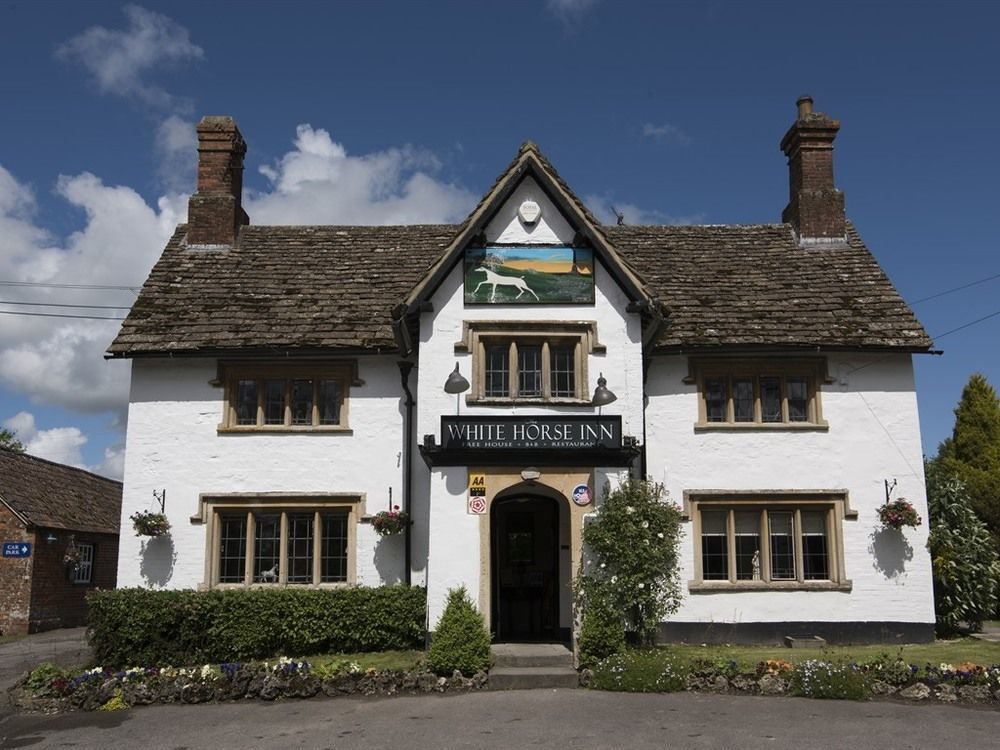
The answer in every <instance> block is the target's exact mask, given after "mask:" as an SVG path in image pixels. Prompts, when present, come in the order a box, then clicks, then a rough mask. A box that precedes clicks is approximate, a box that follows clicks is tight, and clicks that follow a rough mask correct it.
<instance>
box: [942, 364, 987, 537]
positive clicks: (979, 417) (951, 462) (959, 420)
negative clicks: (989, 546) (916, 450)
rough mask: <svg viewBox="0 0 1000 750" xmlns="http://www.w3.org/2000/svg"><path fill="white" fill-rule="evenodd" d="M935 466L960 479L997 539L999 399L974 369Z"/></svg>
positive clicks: (975, 509) (976, 510) (984, 378)
mask: <svg viewBox="0 0 1000 750" xmlns="http://www.w3.org/2000/svg"><path fill="white" fill-rule="evenodd" d="M934 463H935V469H936V470H940V471H941V472H943V473H944V474H945V475H948V476H951V477H953V478H955V479H958V480H960V481H961V482H962V483H963V484H964V485H965V489H966V491H967V492H968V496H969V500H970V502H971V504H972V509H973V510H974V511H975V512H976V515H978V516H979V518H980V519H982V521H983V522H984V523H985V524H986V526H987V527H988V528H989V530H990V532H991V533H992V534H993V537H994V540H995V541H996V542H997V543H1000V399H998V398H997V393H996V391H995V390H994V389H993V387H992V386H991V385H990V383H989V381H988V380H987V379H986V377H985V376H983V375H982V374H980V373H975V374H974V375H973V376H972V377H971V378H969V382H968V383H967V384H966V386H965V388H964V389H963V390H962V398H961V400H960V401H959V402H958V406H957V407H956V408H955V429H954V431H953V432H952V436H951V437H950V438H948V439H947V440H945V441H944V442H942V443H941V445H940V446H939V448H938V455H937V458H936V460H935V462H934Z"/></svg>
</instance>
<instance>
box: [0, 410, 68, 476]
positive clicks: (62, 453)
mask: <svg viewBox="0 0 1000 750" xmlns="http://www.w3.org/2000/svg"><path fill="white" fill-rule="evenodd" d="M3 425H4V427H6V428H7V429H8V430H11V431H12V432H13V433H14V434H15V435H16V436H17V439H18V440H20V441H21V442H22V443H23V444H24V451H25V453H29V454H31V455H32V456H38V457H39V458H45V459H48V460H49V461H55V462H56V463H60V464H66V465H67V466H75V467H77V468H79V469H86V468H87V466H85V465H84V463H83V455H82V454H81V453H80V449H81V448H82V447H83V445H84V443H86V442H87V436H86V435H84V434H83V433H82V432H80V430H79V429H77V428H76V427H55V428H53V429H51V430H39V429H38V428H37V427H36V425H35V416H34V415H33V414H31V413H29V412H26V411H22V412H19V413H17V414H15V415H14V416H13V417H11V418H10V419H8V420H6V421H5V422H4V423H3Z"/></svg>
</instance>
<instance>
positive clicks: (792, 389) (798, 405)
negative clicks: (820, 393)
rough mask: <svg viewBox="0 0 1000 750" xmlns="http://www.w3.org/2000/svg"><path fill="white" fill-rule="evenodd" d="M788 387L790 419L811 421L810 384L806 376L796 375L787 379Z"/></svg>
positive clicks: (790, 420) (793, 420)
mask: <svg viewBox="0 0 1000 750" xmlns="http://www.w3.org/2000/svg"><path fill="white" fill-rule="evenodd" d="M785 385H786V386H787V388H788V421H789V422H808V421H809V385H808V383H807V382H806V379H805V378H802V377H794V378H788V379H786V380H785Z"/></svg>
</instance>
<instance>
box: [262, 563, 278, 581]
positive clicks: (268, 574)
mask: <svg viewBox="0 0 1000 750" xmlns="http://www.w3.org/2000/svg"><path fill="white" fill-rule="evenodd" d="M260 580H261V583H275V582H277V580H278V563H275V564H274V565H273V566H271V568H270V569H269V570H262V571H261V572H260Z"/></svg>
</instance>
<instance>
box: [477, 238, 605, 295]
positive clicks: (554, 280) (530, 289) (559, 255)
mask: <svg viewBox="0 0 1000 750" xmlns="http://www.w3.org/2000/svg"><path fill="white" fill-rule="evenodd" d="M593 302H594V254H593V252H592V251H591V250H590V249H589V248H578V247H540V246H536V247H531V246H518V247H514V246H509V245H503V246H500V245H494V246H492V247H484V248H469V249H468V250H466V251H465V303H466V304H473V305H475V304H480V305H490V304H492V305H537V304H562V305H573V304H582V305H589V304H593Z"/></svg>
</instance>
